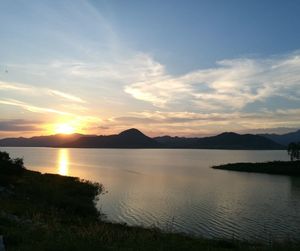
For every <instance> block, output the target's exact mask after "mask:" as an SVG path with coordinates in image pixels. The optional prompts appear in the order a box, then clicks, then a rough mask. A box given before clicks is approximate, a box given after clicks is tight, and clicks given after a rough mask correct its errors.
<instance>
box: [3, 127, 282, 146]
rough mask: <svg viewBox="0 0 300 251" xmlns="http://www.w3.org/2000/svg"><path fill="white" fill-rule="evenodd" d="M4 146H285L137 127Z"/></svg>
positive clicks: (227, 135)
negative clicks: (163, 133) (153, 133)
mask: <svg viewBox="0 0 300 251" xmlns="http://www.w3.org/2000/svg"><path fill="white" fill-rule="evenodd" d="M0 146H31V147H71V148H72V147H74V148H187V149H188V148H191V149H257V150H263V149H284V148H285V147H284V146H283V145H281V144H279V143H276V142H274V141H272V140H271V139H269V138H267V137H263V136H260V135H252V134H243V135H241V134H237V133H233V132H225V133H222V134H219V135H217V136H212V137H205V138H184V137H170V136H163V137H156V138H150V137H148V136H146V135H145V134H143V133H142V132H140V131H139V130H137V129H134V128H132V129H129V130H126V131H123V132H121V133H120V134H115V135H108V136H103V135H102V136H96V135H82V134H71V135H63V134H57V135H51V136H39V137H32V138H7V139H2V140H0Z"/></svg>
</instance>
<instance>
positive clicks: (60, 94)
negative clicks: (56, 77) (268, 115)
mask: <svg viewBox="0 0 300 251" xmlns="http://www.w3.org/2000/svg"><path fill="white" fill-rule="evenodd" d="M49 93H50V94H51V95H55V96H58V97H62V98H64V99H67V100H70V101H74V102H78V103H86V102H85V101H84V100H82V99H81V98H79V97H76V96H74V95H71V94H68V93H64V92H60V91H57V90H49Z"/></svg>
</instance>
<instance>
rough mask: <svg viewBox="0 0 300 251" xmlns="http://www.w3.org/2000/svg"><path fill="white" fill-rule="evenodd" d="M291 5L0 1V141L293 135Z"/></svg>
mask: <svg viewBox="0 0 300 251" xmlns="http://www.w3.org/2000/svg"><path fill="white" fill-rule="evenodd" d="M299 13H300V2H299V1H296V0H295V1H289V0H287V1H271V0H270V1H264V0H260V1H247V2H246V1H233V0H228V1H222V0H219V1H217V0H215V1H214V0H207V1H201V0H199V1H196V0H195V1H191V0H190V1H175V0H174V1H172V0H169V1H161V0H160V1H155V0H154V1H141V0H128V1H127V0H126V1H116V0H106V1H101V0H98V1H96V0H95V1H87V0H86V1H84V0H69V1H68V0H61V1H59V0H48V1H46V0H36V1H35V0H30V1H28V0H23V1H22V0H14V1H11V0H0V31H1V34H0V138H2V137H8V136H21V135H23V136H26V137H27V136H33V135H47V134H54V133H59V132H67V133H72V132H79V133H86V134H112V133H118V132H120V131H122V130H124V129H127V128H131V127H135V128H138V129H140V130H142V131H143V132H144V133H146V134H148V135H150V136H156V135H164V134H169V135H179V136H183V135H185V136H201V135H212V134H217V133H219V132H223V131H235V132H241V133H245V132H251V133H256V132H265V131H266V132H279V133H283V132H287V131H293V130H295V129H298V128H300V119H299V118H300V15H299Z"/></svg>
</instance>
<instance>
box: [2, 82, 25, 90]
mask: <svg viewBox="0 0 300 251" xmlns="http://www.w3.org/2000/svg"><path fill="white" fill-rule="evenodd" d="M0 90H14V91H29V90H31V88H29V87H28V86H26V85H23V84H20V83H9V82H2V81H0Z"/></svg>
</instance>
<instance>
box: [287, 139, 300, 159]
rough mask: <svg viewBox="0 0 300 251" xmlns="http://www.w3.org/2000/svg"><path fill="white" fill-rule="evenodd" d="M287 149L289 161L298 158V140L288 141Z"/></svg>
mask: <svg viewBox="0 0 300 251" xmlns="http://www.w3.org/2000/svg"><path fill="white" fill-rule="evenodd" d="M287 151H288V154H289V155H290V157H291V161H294V160H299V159H300V142H298V143H294V142H292V143H290V144H289V145H288V150H287Z"/></svg>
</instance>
